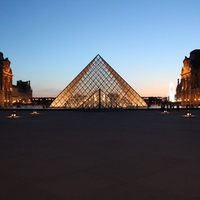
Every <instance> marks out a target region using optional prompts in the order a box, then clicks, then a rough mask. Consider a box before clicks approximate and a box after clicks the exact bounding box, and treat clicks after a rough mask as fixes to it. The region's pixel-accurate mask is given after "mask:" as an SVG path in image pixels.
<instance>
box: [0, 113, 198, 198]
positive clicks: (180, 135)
mask: <svg viewBox="0 0 200 200" xmlns="http://www.w3.org/2000/svg"><path fill="white" fill-rule="evenodd" d="M192 112H193V116H192V117H185V116H184V115H185V114H186V111H184V110H180V111H179V112H177V111H173V112H170V113H169V114H163V113H161V112H160V111H159V110H132V111H110V112H108V111H107V112H103V111H102V112H93V111H91V112H83V111H82V112H81V111H41V112H40V113H39V114H36V115H33V114H30V113H31V111H18V113H17V114H18V115H19V118H15V119H12V118H8V117H7V116H9V115H10V113H11V112H10V111H0V199H2V200H7V199H9V200H15V199H19V200H40V199H41V200H44V199H45V200H64V199H65V200H71V199H75V200H83V199H84V200H118V199H119V200H126V199H131V200H135V199H136V200H137V199H158V200H165V199H166V200H174V199H178V200H179V199H180V200H184V199H200V110H194V111H192Z"/></svg>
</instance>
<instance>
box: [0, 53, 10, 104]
mask: <svg viewBox="0 0 200 200" xmlns="http://www.w3.org/2000/svg"><path fill="white" fill-rule="evenodd" d="M10 64H11V62H10V61H9V60H8V58H6V59H4V56H3V53H1V52H0V107H10V106H11V105H12V77H13V73H12V70H11V68H10Z"/></svg>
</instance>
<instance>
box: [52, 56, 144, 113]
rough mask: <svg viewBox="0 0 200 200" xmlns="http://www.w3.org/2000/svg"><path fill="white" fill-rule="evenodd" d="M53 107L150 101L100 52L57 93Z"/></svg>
mask: <svg viewBox="0 0 200 200" xmlns="http://www.w3.org/2000/svg"><path fill="white" fill-rule="evenodd" d="M50 107H55V108H69V109H72V108H80V109H104V108H105V109H106V108H135V107H147V104H146V103H145V101H144V100H143V99H142V98H141V97H140V95H139V94H138V93H137V92H136V91H135V90H134V89H133V88H132V87H131V86H130V85H129V84H128V83H126V81H125V80H124V79H122V77H121V76H120V75H119V74H118V73H117V72H115V70H114V69H113V68H112V67H111V66H110V65H109V64H108V63H107V62H106V61H105V60H104V59H103V58H102V57H101V56H100V55H97V56H96V57H95V58H94V59H93V60H92V61H91V62H90V63H89V64H88V65H87V66H86V67H85V68H84V69H83V70H82V71H81V72H80V74H78V76H77V77H76V78H75V79H74V80H73V81H72V82H71V83H70V84H69V85H68V86H67V87H66V88H65V89H64V90H63V91H62V92H61V93H60V94H59V95H58V96H57V98H56V99H55V100H54V101H53V102H52V103H51V105H50Z"/></svg>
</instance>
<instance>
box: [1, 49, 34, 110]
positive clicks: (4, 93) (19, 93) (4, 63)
mask: <svg viewBox="0 0 200 200" xmlns="http://www.w3.org/2000/svg"><path fill="white" fill-rule="evenodd" d="M10 64H11V62H10V61H9V60H8V58H6V59H4V56H3V53H1V52H0V107H4V108H6V107H11V106H12V105H13V104H21V103H27V102H28V103H29V102H31V98H32V89H31V86H30V81H21V80H20V81H17V85H12V77H13V73H12V70H11V68H10Z"/></svg>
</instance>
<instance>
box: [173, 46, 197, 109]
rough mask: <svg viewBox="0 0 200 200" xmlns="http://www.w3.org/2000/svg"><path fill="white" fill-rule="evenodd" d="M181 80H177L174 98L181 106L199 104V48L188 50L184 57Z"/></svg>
mask: <svg viewBox="0 0 200 200" xmlns="http://www.w3.org/2000/svg"><path fill="white" fill-rule="evenodd" d="M180 75H181V81H179V80H178V84H177V88H176V99H177V101H178V102H180V103H181V105H183V106H187V105H188V106H198V105H200V50H199V49H196V50H193V51H192V52H190V57H189V58H188V57H185V59H184V60H183V67H182V70H181V74H180Z"/></svg>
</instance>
